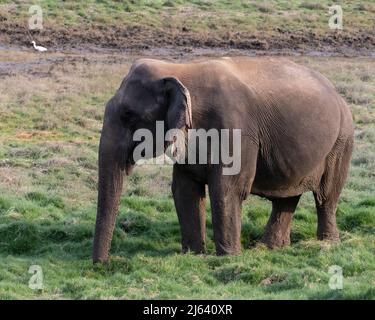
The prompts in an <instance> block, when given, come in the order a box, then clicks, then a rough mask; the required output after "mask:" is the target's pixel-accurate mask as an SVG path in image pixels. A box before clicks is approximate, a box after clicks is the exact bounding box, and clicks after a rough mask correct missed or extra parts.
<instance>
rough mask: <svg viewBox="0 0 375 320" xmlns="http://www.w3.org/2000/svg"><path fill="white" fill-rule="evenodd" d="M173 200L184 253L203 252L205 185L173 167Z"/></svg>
mask: <svg viewBox="0 0 375 320" xmlns="http://www.w3.org/2000/svg"><path fill="white" fill-rule="evenodd" d="M172 192H173V198H174V202H175V206H176V211H177V215H178V220H179V223H180V229H181V237H182V239H181V244H182V251H183V252H184V253H186V252H188V251H189V250H191V251H193V252H194V253H204V252H205V233H206V212H205V210H206V209H205V185H204V184H200V183H198V182H196V181H194V180H192V179H191V178H190V177H188V176H187V175H186V174H185V173H184V172H182V171H181V170H179V169H178V168H177V167H176V166H174V167H173V183H172Z"/></svg>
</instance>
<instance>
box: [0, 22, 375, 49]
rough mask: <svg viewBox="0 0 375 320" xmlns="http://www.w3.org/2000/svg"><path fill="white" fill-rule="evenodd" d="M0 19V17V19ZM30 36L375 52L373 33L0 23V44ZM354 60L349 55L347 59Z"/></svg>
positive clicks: (53, 42)
mask: <svg viewBox="0 0 375 320" xmlns="http://www.w3.org/2000/svg"><path fill="white" fill-rule="evenodd" d="M0 18H1V17H0ZM31 37H32V38H33V39H34V40H36V41H37V42H38V43H42V44H43V45H45V46H49V47H60V48H92V47H98V48H101V47H102V48H107V49H111V48H112V49H121V50H123V49H136V50H145V49H146V50H147V49H151V48H160V47H166V46H173V47H180V48H183V47H191V48H202V47H203V48H228V49H229V48H230V49H244V50H266V51H268V50H270V51H277V50H289V51H297V52H302V53H303V52H306V51H312V50H313V51H315V52H319V51H320V52H336V53H341V54H346V53H348V52H349V53H351V52H356V53H358V54H361V53H365V54H368V52H373V51H374V50H375V31H374V30H363V31H358V32H350V31H346V30H343V31H329V32H327V33H326V34H323V35H318V34H316V33H314V32H311V31H308V30H305V31H302V30H301V31H296V32H289V31H283V30H282V29H279V28H278V29H276V30H274V31H272V32H269V33H258V34H249V33H245V32H235V33H234V32H228V33H227V34H218V33H215V32H212V33H211V34H205V35H202V34H199V33H194V32H191V31H189V30H187V29H185V28H181V30H180V29H172V28H169V29H162V30H159V29H151V28H148V27H139V26H133V27H127V26H124V27H119V26H104V25H82V26H79V27H71V28H62V27H57V26H54V25H48V24H45V26H44V29H43V30H40V31H39V30H37V31H33V30H31V31H30V34H29V32H28V31H27V29H26V27H25V26H24V25H21V24H18V23H14V22H11V21H8V20H6V18H5V20H4V19H3V21H1V24H0V43H2V44H3V45H4V44H12V45H27V46H29V45H30V42H31ZM351 55H353V54H351Z"/></svg>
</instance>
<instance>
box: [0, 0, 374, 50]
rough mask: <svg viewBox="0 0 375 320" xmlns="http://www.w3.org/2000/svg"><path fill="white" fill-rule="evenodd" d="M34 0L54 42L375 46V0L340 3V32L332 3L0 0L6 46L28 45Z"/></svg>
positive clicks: (39, 36) (43, 38)
mask: <svg viewBox="0 0 375 320" xmlns="http://www.w3.org/2000/svg"><path fill="white" fill-rule="evenodd" d="M33 3H35V4H39V5H40V6H41V7H42V9H43V18H44V29H43V30H42V31H35V32H34V31H32V32H31V33H32V35H33V37H34V38H35V39H36V40H37V42H42V43H44V44H48V45H50V46H51V45H55V46H62V45H67V46H72V45H75V46H78V47H81V46H82V45H87V44H90V45H94V46H111V47H120V48H129V47H141V48H144V47H148V46H159V45H173V46H186V45H190V46H202V45H204V46H219V47H220V46H232V47H237V48H255V49H259V48H261V49H280V48H293V49H309V50H314V49H315V50H316V49H317V48H319V47H320V45H323V46H324V47H325V49H326V50H327V49H328V47H330V46H335V47H336V48H337V47H345V48H346V47H353V48H355V49H357V50H358V49H364V48H369V47H371V46H374V44H375V32H374V13H375V4H374V3H373V1H372V0H363V1H335V4H340V5H341V6H342V9H343V19H344V20H343V24H344V29H343V30H341V31H339V32H337V30H331V29H330V28H329V27H328V20H329V16H330V15H329V12H328V8H329V6H331V5H332V1H330V0H322V1H319V2H317V1H310V0H292V1H284V0H277V1H276V0H274V1H251V0H241V1H240V0H235V1H228V0H215V1H213V0H189V1H187V0H177V1H170V0H139V1H134V0H125V1H110V0H100V1H99V0H89V1H69V0H67V1H55V0H44V1H30V2H29V1H27V2H25V1H22V0H16V1H7V0H0V21H1V24H0V39H1V40H2V42H3V43H11V44H14V43H17V44H29V42H30V39H29V37H28V34H27V30H26V25H27V21H28V18H29V17H30V15H29V13H28V9H29V6H30V5H31V4H33Z"/></svg>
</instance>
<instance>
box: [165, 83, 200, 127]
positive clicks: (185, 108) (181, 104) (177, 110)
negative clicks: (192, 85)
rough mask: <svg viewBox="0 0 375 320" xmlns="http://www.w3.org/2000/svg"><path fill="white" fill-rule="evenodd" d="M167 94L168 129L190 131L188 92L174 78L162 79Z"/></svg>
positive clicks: (190, 118)
mask: <svg viewBox="0 0 375 320" xmlns="http://www.w3.org/2000/svg"><path fill="white" fill-rule="evenodd" d="M163 81H164V85H165V90H166V94H167V101H168V110H167V116H166V121H167V126H168V128H169V129H184V128H186V129H191V128H192V126H193V123H192V116H191V98H190V93H189V90H188V89H187V88H186V87H185V86H184V85H183V84H182V83H181V81H179V80H178V79H176V78H174V77H168V78H164V79H163Z"/></svg>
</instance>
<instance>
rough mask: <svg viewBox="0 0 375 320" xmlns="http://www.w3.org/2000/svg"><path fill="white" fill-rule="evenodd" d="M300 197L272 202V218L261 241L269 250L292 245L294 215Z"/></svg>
mask: <svg viewBox="0 0 375 320" xmlns="http://www.w3.org/2000/svg"><path fill="white" fill-rule="evenodd" d="M300 197H301V196H300V195H299V196H296V197H291V198H279V199H274V200H273V201H272V213H271V217H270V218H269V220H268V223H267V226H266V230H265V232H264V235H263V237H262V240H261V241H262V242H263V243H264V244H265V245H266V246H267V247H268V248H270V249H275V248H282V247H285V246H287V245H289V244H290V231H291V227H292V219H293V213H294V211H295V210H296V207H297V204H298V201H299V199H300Z"/></svg>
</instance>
